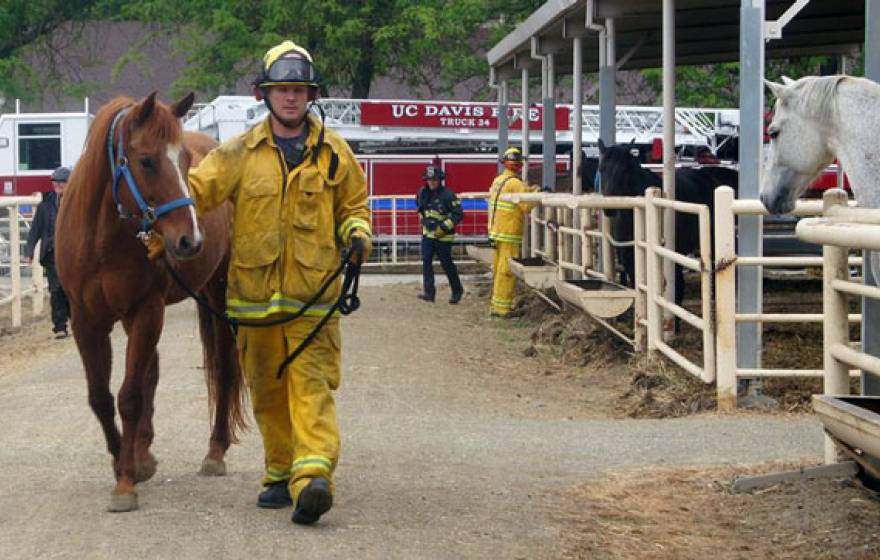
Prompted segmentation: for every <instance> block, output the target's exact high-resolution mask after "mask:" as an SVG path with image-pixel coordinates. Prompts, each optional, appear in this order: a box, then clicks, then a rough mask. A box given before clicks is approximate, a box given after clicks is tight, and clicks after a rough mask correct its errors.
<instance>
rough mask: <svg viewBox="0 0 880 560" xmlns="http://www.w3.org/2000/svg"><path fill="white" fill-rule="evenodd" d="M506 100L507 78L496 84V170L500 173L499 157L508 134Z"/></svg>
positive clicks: (505, 146)
mask: <svg viewBox="0 0 880 560" xmlns="http://www.w3.org/2000/svg"><path fill="white" fill-rule="evenodd" d="M507 111H508V100H507V80H501V83H500V84H498V158H499V162H498V172H499V173H501V170H502V166H501V161H500V158H501V156H502V155H503V154H504V150H506V149H507V138H508V134H509V128H510V127H509V125H508V119H507Z"/></svg>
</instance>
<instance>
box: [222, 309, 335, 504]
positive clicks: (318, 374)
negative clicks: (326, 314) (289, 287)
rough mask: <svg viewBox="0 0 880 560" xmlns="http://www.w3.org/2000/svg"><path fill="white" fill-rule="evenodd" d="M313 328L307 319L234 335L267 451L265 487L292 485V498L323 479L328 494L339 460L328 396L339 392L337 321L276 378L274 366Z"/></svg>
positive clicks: (330, 322)
mask: <svg viewBox="0 0 880 560" xmlns="http://www.w3.org/2000/svg"><path fill="white" fill-rule="evenodd" d="M316 323H317V320H316V319H314V318H312V317H308V318H306V320H302V319H300V320H297V321H294V322H292V323H288V324H286V325H279V326H275V327H268V328H261V327H241V328H240V329H239V332H238V349H239V356H240V359H241V365H242V368H243V371H244V372H245V377H246V380H247V384H248V388H249V389H250V396H251V404H252V406H253V409H254V416H255V417H256V419H257V423H258V424H259V426H260V432H261V434H262V436H263V444H264V447H265V455H266V471H265V474H264V475H263V485H264V486H267V487H268V486H270V485H272V484H276V483H284V484H285V485H287V484H288V482H289V481H292V484H293V488H292V490H293V491H292V492H290V493H291V494H292V495H294V496H297V495H299V493H300V492H301V491H302V489H303V488H305V486H306V484H308V482H309V481H310V480H311V479H312V478H314V477H323V478H325V479H327V480H328V482H329V483H330V484H329V485H330V491H331V494H332V493H333V491H334V488H333V482H332V480H333V479H332V475H333V471H334V469H335V468H336V460H337V458H338V457H339V430H338V429H337V427H336V405H335V403H334V401H333V395H332V394H331V392H330V391H331V390H335V389H336V388H337V387H338V386H339V371H340V359H339V358H340V336H339V320H338V319H331V320H330V321H329V322H328V323H327V324H326V325H324V328H323V329H321V331H320V333H319V334H318V336H317V338H316V339H315V340H314V341H313V342H312V343H311V344H310V345H309V346H308V347H307V348H306V349H305V351H304V352H303V353H302V354H300V355H299V357H297V359H296V361H294V362H293V363H292V364H291V365H290V366H288V368H287V372H286V373H285V375H284V376H283V377H282V378H281V379H278V378H277V376H276V371H277V366H278V365H279V364H281V362H283V361H284V359H285V358H286V357H287V356H288V355H289V354H290V353H291V352H293V350H294V349H295V348H296V347H297V346H298V345H299V343H300V342H302V341H303V339H305V337H306V336H308V334H309V332H310V331H311V329H312V328H313V327H314V326H315V324H316ZM272 364H275V368H272ZM291 436H292V437H291ZM294 457H295V458H296V459H295V460H294Z"/></svg>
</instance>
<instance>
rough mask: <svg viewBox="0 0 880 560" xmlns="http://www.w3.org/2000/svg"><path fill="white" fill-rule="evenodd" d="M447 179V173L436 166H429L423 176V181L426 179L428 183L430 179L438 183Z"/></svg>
mask: <svg viewBox="0 0 880 560" xmlns="http://www.w3.org/2000/svg"><path fill="white" fill-rule="evenodd" d="M445 178H446V173H444V172H443V170H442V169H440V168H439V167H437V166H436V165H429V166H428V167H426V168H425V172H424V173H423V174H422V179H425V180H426V181H427V180H428V179H436V180H437V181H442V180H443V179H445Z"/></svg>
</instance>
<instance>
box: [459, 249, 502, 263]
mask: <svg viewBox="0 0 880 560" xmlns="http://www.w3.org/2000/svg"><path fill="white" fill-rule="evenodd" d="M465 251H466V252H467V256H469V257H470V258H472V259H474V260H475V261H478V262H481V263H483V264H488V265H489V266H492V261H493V260H495V251H494V250H493V249H492V248H491V247H478V246H476V245H468V246H467V247H465Z"/></svg>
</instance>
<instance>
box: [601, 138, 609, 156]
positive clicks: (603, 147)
mask: <svg viewBox="0 0 880 560" xmlns="http://www.w3.org/2000/svg"><path fill="white" fill-rule="evenodd" d="M607 149H608V146H606V145H605V142H603V141H602V139H601V138H599V153H600V154H604V153H605V150H607Z"/></svg>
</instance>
